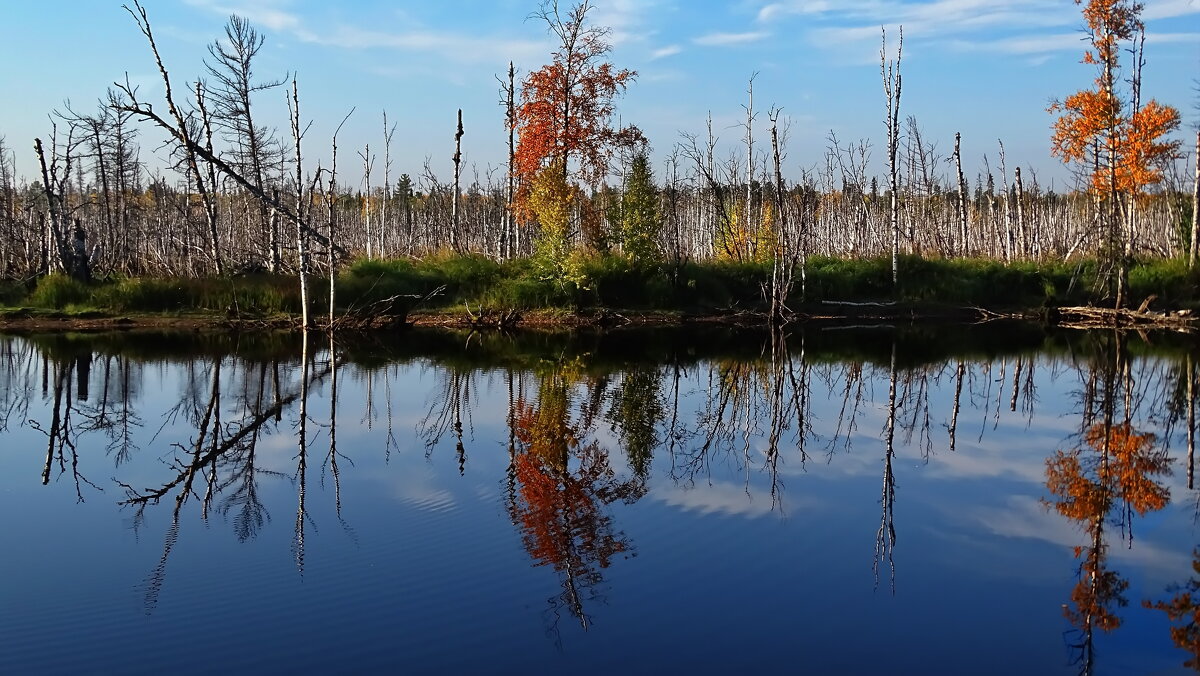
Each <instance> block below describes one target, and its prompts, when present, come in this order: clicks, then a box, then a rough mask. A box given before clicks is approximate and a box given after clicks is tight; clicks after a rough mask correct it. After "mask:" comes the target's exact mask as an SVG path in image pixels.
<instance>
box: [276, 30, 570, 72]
mask: <svg viewBox="0 0 1200 676" xmlns="http://www.w3.org/2000/svg"><path fill="white" fill-rule="evenodd" d="M293 34H294V35H295V36H296V37H297V38H299V39H300V40H302V41H304V42H309V43H313V44H318V45H326V46H330V47H340V48H343V49H396V50H402V51H413V52H433V53H436V54H439V55H442V56H444V57H446V58H448V59H451V60H454V61H459V62H488V63H490V62H492V61H495V60H496V55H497V54H500V55H503V56H504V57H505V58H510V59H514V60H516V61H524V60H528V59H532V58H535V57H540V56H542V55H544V54H546V53H548V52H549V45H548V43H545V42H540V41H533V40H514V39H508V38H500V37H491V36H480V35H467V34H462V33H449V32H443V31H399V32H389V31H379V30H370V29H364V28H358V27H355V26H346V25H341V26H335V27H332V28H330V29H328V30H324V31H321V32H317V31H313V30H310V29H307V28H301V29H297V30H295V31H293Z"/></svg>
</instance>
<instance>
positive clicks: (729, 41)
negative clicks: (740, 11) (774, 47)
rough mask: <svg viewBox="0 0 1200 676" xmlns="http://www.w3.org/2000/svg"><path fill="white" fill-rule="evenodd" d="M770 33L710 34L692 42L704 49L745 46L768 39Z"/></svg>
mask: <svg viewBox="0 0 1200 676" xmlns="http://www.w3.org/2000/svg"><path fill="white" fill-rule="evenodd" d="M770 35H771V34H770V33H768V32H766V31H753V32H749V33H709V34H708V35H701V36H700V37H698V38H695V39H693V40H692V42H693V43H695V44H697V45H702V46H704V47H728V46H731V45H744V44H747V43H750V42H758V41H760V40H763V39H765V38H767V37H770Z"/></svg>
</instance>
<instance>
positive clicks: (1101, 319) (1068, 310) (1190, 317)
mask: <svg viewBox="0 0 1200 676" xmlns="http://www.w3.org/2000/svg"><path fill="white" fill-rule="evenodd" d="M1148 306H1149V303H1148V302H1147V303H1142V305H1141V307H1139V308H1138V309H1136V310H1131V309H1116V308H1110V307H1091V306H1078V307H1060V308H1057V309H1055V311H1054V317H1053V319H1054V323H1055V324H1056V325H1058V326H1065V327H1069V328H1088V329H1091V328H1131V329H1144V328H1151V329H1168V330H1172V331H1189V332H1190V331H1194V330H1196V327H1197V324H1196V317H1195V314H1194V313H1193V311H1192V310H1175V311H1169V312H1155V311H1151V310H1148V309H1147V307H1148Z"/></svg>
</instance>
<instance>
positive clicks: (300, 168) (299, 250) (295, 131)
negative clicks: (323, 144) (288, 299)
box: [290, 77, 311, 331]
mask: <svg viewBox="0 0 1200 676" xmlns="http://www.w3.org/2000/svg"><path fill="white" fill-rule="evenodd" d="M290 107H291V118H292V142H293V143H294V144H295V147H296V216H297V218H296V256H297V258H298V259H299V260H298V261H297V267H298V268H299V270H298V274H299V275H300V324H301V329H302V330H304V331H307V330H308V328H309V326H310V325H311V324H310V323H309V318H308V233H307V232H305V228H304V225H303V223H304V163H303V162H302V161H301V156H300V139H301V138H303V136H304V134H303V133H302V132H301V131H300V93H299V89H298V88H297V86H296V78H295V77H293V78H292V101H291V106H290Z"/></svg>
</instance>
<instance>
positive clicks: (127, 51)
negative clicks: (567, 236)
mask: <svg viewBox="0 0 1200 676" xmlns="http://www.w3.org/2000/svg"><path fill="white" fill-rule="evenodd" d="M568 1H569V0H563V4H564V5H566V4H568ZM4 4H5V7H4V10H3V17H4V19H3V22H0V23H2V25H0V62H2V63H5V64H7V67H6V68H5V70H4V72H3V75H0V91H2V92H4V93H5V99H6V100H5V102H4V104H3V105H2V106H0V136H4V137H6V145H7V146H8V147H10V148H13V149H14V150H15V151H16V153H17V163H18V167H19V170H20V172H21V173H23V174H26V175H31V174H32V172H33V170H34V156H33V152H32V149H31V147H32V139H33V137H34V136H37V135H40V136H43V137H47V136H48V135H49V133H50V122H49V121H48V119H47V114H48V113H49V112H50V111H51V110H52V109H55V108H59V109H61V108H62V106H63V102H64V100H67V99H69V100H70V101H71V103H72V105H73V106H74V107H75V108H76V109H77V110H82V111H87V110H91V109H94V107H95V101H96V100H97V99H98V98H100V97H102V96H103V95H104V92H105V89H106V87H107V86H108V85H110V84H111V83H112V82H113V81H114V80H117V79H121V78H123V77H124V75H125V73H128V75H129V77H130V79H131V81H133V82H134V83H140V84H141V86H142V93H143V95H144V96H145V97H146V98H147V99H149V100H159V99H157V98H156V97H158V96H159V95H160V93H161V85H160V84H159V82H158V80H157V74H156V73H155V71H154V70H153V62H152V61H151V60H150V57H149V52H148V49H147V47H146V44H145V41H144V39H143V38H142V36H141V34H140V33H138V31H137V29H136V27H135V26H134V24H133V22H132V20H131V19H130V17H129V16H128V14H126V13H125V11H124V10H122V9H121V6H120V3H119V2H111V1H109V0H88V1H86V2H84V1H79V0H43V1H42V2H36V3H34V2H19V1H17V0H7V2H5V3H4ZM594 5H595V9H594V11H593V12H592V15H591V16H592V18H593V19H594V20H595V22H596V23H598V24H601V25H607V26H610V27H611V28H612V31H613V32H612V36H611V37H612V42H613V51H612V55H611V56H612V59H611V60H612V61H613V63H614V64H616V65H617V66H620V67H625V68H630V69H633V70H636V71H638V73H639V77H638V81H637V82H636V83H635V84H634V85H633V86H632V87H631V88H630V90H629V92H628V94H627V95H626V96H625V97H624V99H623V100H621V102H620V103H619V111H620V115H621V119H622V121H624V122H625V123H632V124H637V125H638V126H640V127H641V128H642V129H643V131H644V132H645V133H646V135H647V136H648V137H649V138H650V140H651V143H652V145H653V148H654V150H655V153H656V156H657V157H659V158H661V157H662V155H663V154H665V153H666V152H669V151H670V149H671V147H672V146H673V145H674V144H675V143H676V142H677V141H678V140H679V138H680V132H681V131H686V132H695V133H701V132H702V131H703V129H704V124H705V118H706V115H707V114H708V113H709V112H710V111H711V113H712V116H713V120H714V129H715V131H716V133H717V135H718V136H720V137H721V139H722V140H723V141H725V142H728V147H730V148H732V147H733V144H734V143H736V141H737V140H738V139H740V138H741V137H742V135H743V134H744V132H743V131H742V130H741V129H740V127H739V126H738V125H740V124H741V123H742V121H743V118H744V111H743V108H742V106H743V104H744V103H745V91H746V85H747V80H748V78H749V77H750V76H751V75H752V74H753V73H756V72H757V73H758V75H757V78H756V80H755V108H756V109H757V110H760V111H762V113H763V114H762V116H761V117H760V118H759V122H758V128H757V130H756V136H757V137H758V138H759V139H761V140H765V139H766V123H767V120H766V115H765V113H766V110H767V108H768V107H769V106H771V105H775V106H779V107H782V108H783V114H784V117H786V118H788V119H789V120H790V123H791V129H790V141H789V147H788V159H787V165H788V173H789V174H790V175H791V176H793V177H795V176H798V175H799V173H800V171H801V170H802V169H811V168H814V167H817V166H819V165H820V164H821V163H822V162H823V160H822V156H823V154H824V149H825V147H826V137H827V136H828V135H829V133H830V131H831V130H832V131H835V132H836V133H837V135H838V137H839V138H840V139H841V140H842V141H843V142H847V141H857V140H859V139H866V140H868V141H870V143H871V145H872V147H873V155H874V156H875V160H876V166H878V161H879V158H880V157H881V156H882V154H883V153H882V144H883V138H884V128H883V102H884V96H883V92H882V86H881V83H880V74H879V47H880V45H879V38H880V26H887V27H888V29H889V35H895V33H896V27H897V26H898V25H901V24H903V26H904V33H905V44H904V64H903V75H904V91H903V100H902V102H901V114H902V115H903V116H905V117H907V116H909V115H913V116H915V117H916V118H917V120H918V122H919V123H920V126H921V129H922V131H923V134H924V136H925V138H926V140H927V141H930V142H933V143H935V144H936V146H937V150H938V152H939V153H941V155H943V156H948V155H949V153H950V151H951V149H952V146H953V138H954V133H955V132H956V131H960V132H961V133H962V135H963V148H964V159H965V160H966V162H967V167H966V169H967V173H968V174H969V175H970V176H974V174H975V173H976V172H977V171H978V169H979V168H980V167H981V166H982V165H981V161H982V157H983V154H984V153H987V154H988V156H989V159H990V160H991V162H992V166H993V167H995V166H996V161H997V141H998V140H1002V141H1003V142H1004V144H1005V147H1006V150H1007V157H1008V163H1009V165H1010V167H1011V166H1012V165H1013V164H1015V163H1019V164H1021V165H1022V166H1023V167H1027V168H1029V169H1032V170H1034V171H1035V172H1036V173H1037V175H1038V176H1039V178H1040V179H1041V180H1042V183H1043V184H1048V183H1049V182H1050V181H1051V180H1056V181H1057V182H1058V184H1059V186H1060V187H1061V186H1062V181H1063V180H1064V179H1065V177H1066V176H1067V171H1066V170H1065V169H1063V168H1062V167H1061V166H1059V165H1058V163H1057V162H1056V161H1055V160H1054V159H1052V158H1051V157H1050V154H1049V150H1048V148H1049V143H1048V137H1049V126H1050V122H1051V118H1050V116H1049V115H1048V114H1047V113H1046V112H1045V108H1046V105H1047V103H1048V101H1049V100H1050V99H1051V98H1052V97H1056V96H1058V97H1061V96H1065V95H1066V94H1069V93H1070V92H1072V91H1074V90H1077V89H1080V88H1082V87H1085V86H1088V85H1089V84H1090V82H1091V79H1092V77H1093V75H1094V73H1093V71H1092V69H1091V68H1090V67H1089V66H1085V65H1082V64H1080V63H1079V59H1080V56H1081V53H1082V49H1083V44H1082V43H1081V42H1080V40H1081V38H1082V32H1081V25H1082V23H1081V18H1080V12H1079V7H1078V6H1077V5H1075V3H1074V2H1072V0H735V1H731V2H715V1H710V0H692V1H691V2H687V1H684V0H595V2H594ZM1145 5H1146V9H1145V11H1144V13H1143V18H1144V19H1145V21H1146V25H1147V30H1148V37H1147V46H1146V52H1147V65H1146V69H1145V75H1144V80H1145V85H1144V92H1145V95H1146V96H1147V97H1153V98H1157V99H1159V100H1160V101H1162V102H1164V103H1167V104H1170V105H1174V106H1176V107H1178V108H1179V109H1180V110H1181V111H1182V112H1183V114H1184V120H1185V125H1187V126H1188V127H1190V126H1191V125H1192V124H1193V123H1194V122H1195V120H1196V118H1197V94H1196V90H1195V82H1196V79H1197V78H1198V77H1200V0H1145ZM146 7H147V10H148V11H149V13H150V18H151V21H152V24H153V26H154V29H155V32H156V36H157V38H158V40H159V43H160V47H161V48H162V50H163V56H164V58H165V60H166V63H167V67H168V68H169V69H170V71H171V74H172V76H173V78H175V79H176V81H177V84H176V86H177V87H178V86H180V83H182V82H183V81H184V80H190V79H194V78H196V77H197V76H199V75H200V74H201V73H202V71H203V66H202V60H203V57H204V56H205V45H206V44H208V43H210V42H212V41H213V40H214V39H216V38H217V37H219V36H220V35H221V34H222V33H221V31H222V25H223V23H224V21H225V19H226V17H227V16H228V15H229V14H231V13H237V14H240V15H242V16H244V17H246V18H248V19H249V20H250V21H251V22H252V23H253V24H254V25H255V26H256V27H257V28H258V29H259V30H260V31H261V32H262V33H264V34H265V36H266V45H265V47H264V48H263V51H262V53H261V54H260V55H259V60H258V64H257V72H258V74H259V75H260V77H262V78H264V79H266V78H272V77H280V76H282V75H284V74H286V73H295V74H296V75H297V76H298V78H299V85H300V93H301V107H302V113H303V117H304V118H306V119H311V120H312V122H313V125H312V127H311V129H310V131H309V133H308V136H306V144H307V146H308V148H309V150H310V151H311V152H310V154H309V157H311V158H312V159H313V162H314V166H315V162H316V161H317V160H318V159H321V158H322V157H323V156H325V155H327V150H326V149H327V147H328V145H329V138H330V136H331V134H332V132H333V129H334V127H336V126H337V124H338V122H340V121H341V119H342V118H343V117H344V116H345V115H346V113H347V112H349V111H350V109H351V108H356V112H355V113H354V115H353V116H352V117H351V119H350V120H349V122H347V124H346V127H345V128H344V129H343V132H342V136H341V137H340V139H339V140H340V143H339V146H340V148H341V149H342V150H341V152H342V155H341V158H340V164H341V167H342V170H343V171H344V172H346V173H344V176H346V178H348V179H349V178H353V177H357V176H358V175H360V174H361V169H360V168H359V167H358V166H350V165H358V164H360V161H359V160H358V159H357V157H356V155H355V153H356V152H357V151H360V150H362V148H363V146H364V144H367V143H370V144H371V148H372V152H373V153H378V154H379V155H380V157H382V144H383V138H382V137H383V122H382V119H381V115H382V111H384V110H385V109H386V110H387V112H388V116H389V120H393V121H395V122H397V123H398V127H397V131H396V134H395V138H394V140H393V145H392V156H393V174H394V175H398V174H399V173H401V172H408V173H412V174H418V173H420V171H421V166H422V164H423V163H424V161H425V158H426V157H429V158H430V166H431V167H432V168H433V170H434V171H435V172H436V173H437V174H438V175H439V177H440V178H442V179H443V180H444V179H445V178H446V177H447V176H449V174H450V159H449V158H450V156H451V154H452V153H453V134H454V115H455V111H456V110H457V109H458V108H462V109H463V110H464V124H465V128H466V136H465V137H464V139H463V147H464V154H465V156H466V161H467V163H468V165H469V166H474V167H475V168H476V169H477V170H478V172H479V173H480V174H481V175H482V174H483V173H484V172H486V171H487V170H488V167H498V166H500V165H501V164H502V162H503V158H504V143H505V138H506V137H505V132H504V129H503V112H502V110H501V108H500V106H499V105H498V101H499V98H500V95H499V92H498V83H497V80H496V76H497V75H499V74H501V73H502V72H503V71H505V69H506V68H507V63H508V61H509V59H512V60H513V61H515V62H516V65H517V68H518V69H519V71H518V77H519V76H520V74H521V73H527V72H529V71H530V70H533V69H536V68H537V67H539V66H540V65H542V64H544V63H546V62H547V61H548V60H549V55H550V52H551V51H552V49H553V47H554V45H553V43H552V42H551V41H550V38H549V36H548V35H547V33H546V30H545V25H544V24H542V23H539V22H538V21H536V20H526V17H527V16H528V15H529V13H530V12H531V11H533V10H534V9H536V0H488V1H484V0H471V1H460V2H427V1H422V2H410V1H406V0H397V1H391V2H388V1H385V0H354V1H353V2H350V1H347V2H338V3H332V2H328V1H327V0H323V1H316V0H147V2H146ZM16 101H19V103H14V102H16ZM258 106H259V113H260V119H262V120H263V121H266V122H269V123H273V124H275V125H277V126H278V127H280V128H286V107H285V104H284V98H283V92H282V91H281V90H276V91H274V92H269V93H267V94H265V95H264V96H263V97H262V98H261V100H260V101H259V102H258ZM154 138H156V137H153V136H151V135H147V136H146V137H145V138H144V139H143V142H142V146H143V157H144V158H145V159H146V160H147V161H149V162H150V163H151V164H160V163H157V162H155V161H154V160H153V159H152V157H151V155H152V154H153V153H154V152H155V146H157V143H155V142H154V141H153V140H152V139H154ZM762 147H763V148H764V149H765V147H766V146H765V144H764V145H763V146H762ZM381 165H382V160H381V159H380V160H379V161H377V163H376V179H375V180H376V182H377V181H378V176H379V175H380V171H381ZM948 168H949V167H948V165H947V169H948ZM659 173H660V175H661V164H660V165H659Z"/></svg>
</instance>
